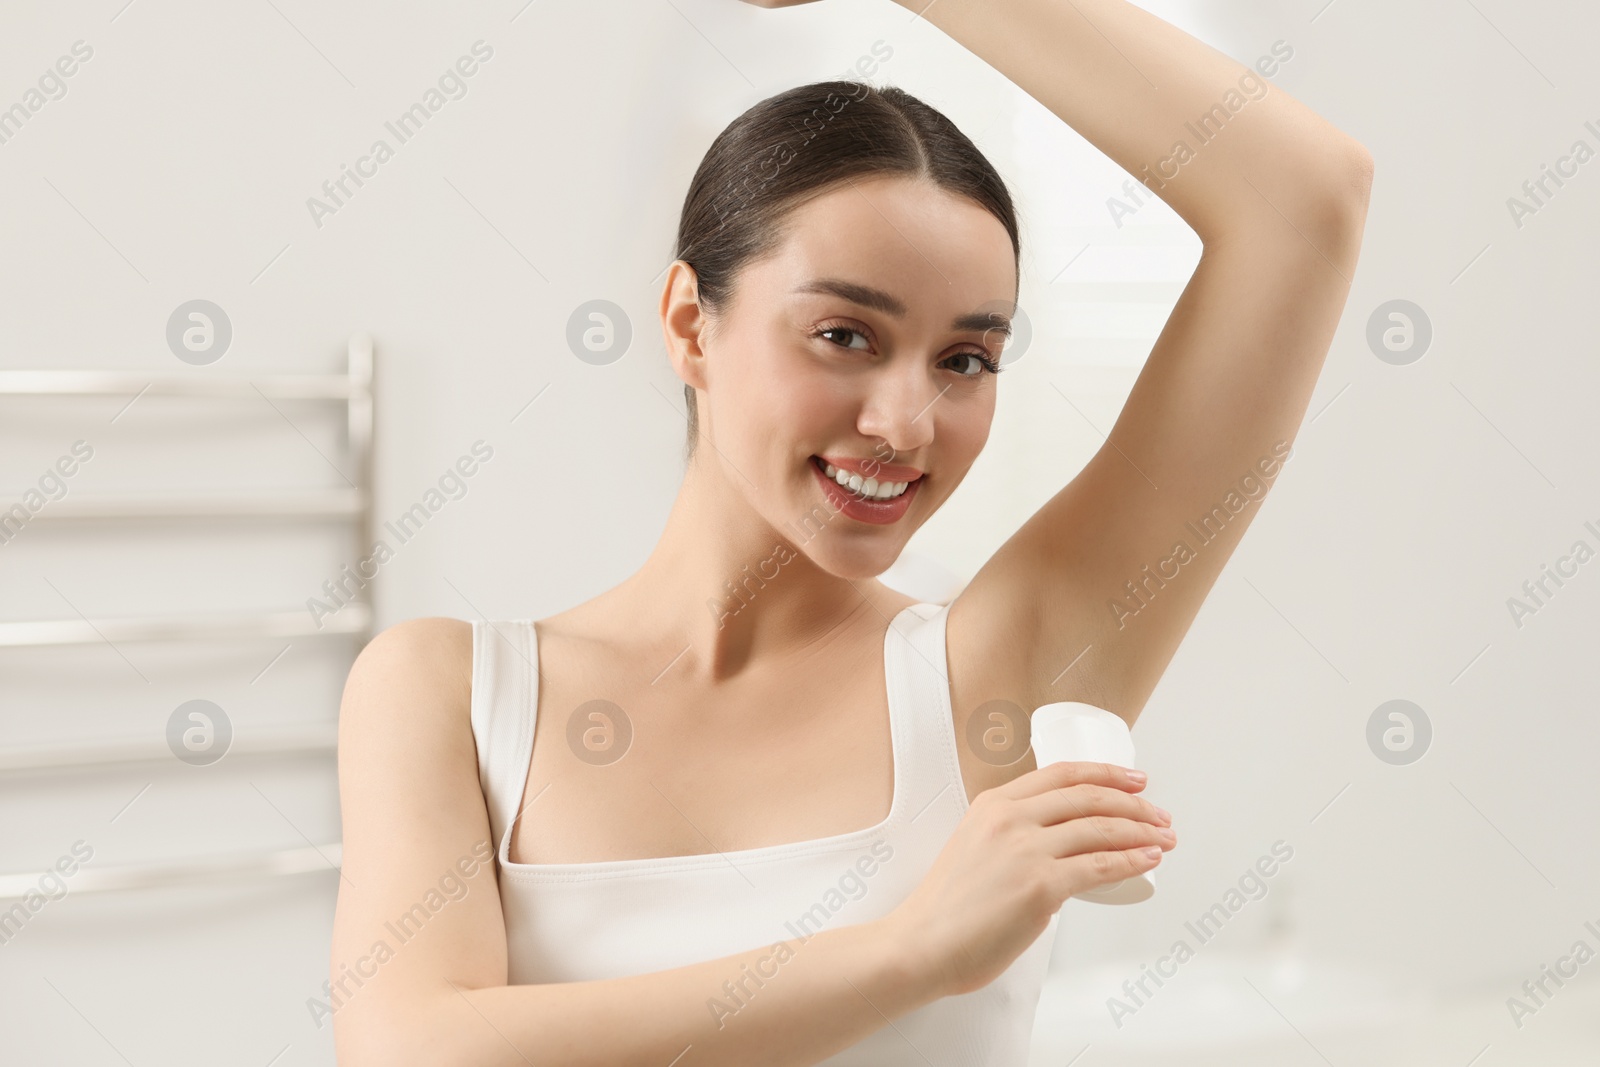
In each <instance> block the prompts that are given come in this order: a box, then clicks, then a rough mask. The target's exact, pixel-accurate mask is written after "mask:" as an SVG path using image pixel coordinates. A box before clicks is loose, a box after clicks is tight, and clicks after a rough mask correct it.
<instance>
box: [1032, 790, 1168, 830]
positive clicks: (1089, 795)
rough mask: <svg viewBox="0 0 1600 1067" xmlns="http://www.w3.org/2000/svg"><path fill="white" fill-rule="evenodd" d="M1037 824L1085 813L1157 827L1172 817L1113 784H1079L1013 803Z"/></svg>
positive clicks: (1062, 819) (1077, 817)
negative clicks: (1115, 817) (1133, 820)
mask: <svg viewBox="0 0 1600 1067" xmlns="http://www.w3.org/2000/svg"><path fill="white" fill-rule="evenodd" d="M1016 803H1017V804H1018V805H1019V806H1020V807H1021V808H1022V810H1023V811H1024V812H1025V813H1026V814H1027V816H1028V817H1029V818H1031V819H1034V820H1035V821H1037V822H1038V823H1039V825H1040V826H1050V825H1052V824H1054V823H1059V822H1062V821H1064V820H1067V819H1081V818H1083V817H1084V816H1087V815H1116V816H1120V817H1122V818H1125V819H1137V820H1139V821H1141V822H1147V823H1153V824H1154V825H1156V826H1171V825H1172V817H1171V816H1170V815H1167V814H1165V813H1164V811H1163V810H1162V809H1161V808H1159V807H1157V806H1156V805H1155V804H1154V803H1152V802H1151V801H1149V800H1146V799H1145V798H1144V797H1140V796H1134V795H1133V794H1132V793H1128V792H1125V791H1124V790H1121V789H1117V788H1115V787H1112V786H1104V785H1094V784H1092V783H1087V782H1085V783H1080V784H1078V785H1073V786H1063V787H1062V788H1060V789H1051V790H1047V791H1045V792H1043V793H1040V794H1038V795H1037V796H1031V797H1026V798H1024V799H1022V800H1019V801H1017V802H1016Z"/></svg>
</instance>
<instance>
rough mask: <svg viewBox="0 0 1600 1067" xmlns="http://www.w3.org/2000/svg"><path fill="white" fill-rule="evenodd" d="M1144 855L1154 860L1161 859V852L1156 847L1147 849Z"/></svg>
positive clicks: (1152, 846)
mask: <svg viewBox="0 0 1600 1067" xmlns="http://www.w3.org/2000/svg"><path fill="white" fill-rule="evenodd" d="M1144 854H1145V855H1146V856H1148V857H1149V858H1150V859H1153V860H1158V859H1160V858H1161V850H1160V849H1159V848H1157V847H1156V846H1154V845H1151V846H1150V847H1149V848H1147V849H1145V850H1144Z"/></svg>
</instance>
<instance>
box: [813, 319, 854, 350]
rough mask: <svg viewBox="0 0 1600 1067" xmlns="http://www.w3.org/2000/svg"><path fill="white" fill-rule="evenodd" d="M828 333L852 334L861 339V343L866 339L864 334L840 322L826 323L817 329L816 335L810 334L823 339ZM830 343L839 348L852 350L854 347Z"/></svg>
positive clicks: (834, 342) (835, 342)
mask: <svg viewBox="0 0 1600 1067" xmlns="http://www.w3.org/2000/svg"><path fill="white" fill-rule="evenodd" d="M830 333H844V334H854V335H855V336H857V337H859V338H861V339H862V340H863V341H865V340H866V339H867V335H866V334H864V333H862V332H861V331H860V330H858V329H856V328H855V327H854V326H846V325H845V324H844V323H842V322H830V323H827V324H825V325H823V327H822V328H821V329H819V330H818V331H817V332H816V333H814V334H812V335H811V336H813V337H825V336H827V335H828V334H830ZM830 343H831V344H836V345H839V347H840V348H852V347H854V346H853V345H848V344H844V345H840V344H839V342H837V341H833V342H830ZM856 351H858V352H859V351H862V350H861V349H856Z"/></svg>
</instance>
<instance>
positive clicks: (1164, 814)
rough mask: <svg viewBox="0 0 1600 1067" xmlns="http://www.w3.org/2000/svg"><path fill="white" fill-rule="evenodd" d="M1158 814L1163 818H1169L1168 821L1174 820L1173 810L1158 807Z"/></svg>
mask: <svg viewBox="0 0 1600 1067" xmlns="http://www.w3.org/2000/svg"><path fill="white" fill-rule="evenodd" d="M1156 814H1157V815H1159V816H1161V817H1162V818H1163V819H1165V820H1167V821H1168V822H1171V821H1172V812H1170V811H1168V810H1167V809H1166V808H1162V807H1157V808H1156Z"/></svg>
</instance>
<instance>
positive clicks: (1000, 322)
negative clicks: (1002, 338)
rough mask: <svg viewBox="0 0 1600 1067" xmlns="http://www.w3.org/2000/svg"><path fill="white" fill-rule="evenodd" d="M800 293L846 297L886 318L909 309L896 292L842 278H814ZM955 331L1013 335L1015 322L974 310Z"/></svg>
mask: <svg viewBox="0 0 1600 1067" xmlns="http://www.w3.org/2000/svg"><path fill="white" fill-rule="evenodd" d="M794 292H796V293H828V294H831V295H833V296H837V297H842V298H843V299H845V300H848V301H850V302H851V303H852V304H860V305H861V306H862V307H869V308H872V309H873V310H874V311H881V312H883V313H884V314H886V315H893V316H894V317H895V318H897V319H903V318H905V316H906V306H905V304H904V303H902V302H901V301H900V300H899V299H898V298H897V297H895V296H894V294H892V293H886V292H884V291H883V290H882V289H874V288H873V287H872V286H870V285H860V284H858V283H856V282H847V281H845V280H844V279H842V278H813V279H811V280H810V281H808V282H806V283H805V284H803V285H800V286H798V287H796V288H795V289H794ZM950 325H951V328H952V329H956V330H972V331H975V332H978V333H982V332H983V331H985V330H992V329H994V328H995V327H996V326H998V327H1000V328H1001V329H1003V330H1005V332H1006V333H1007V334H1009V333H1010V332H1011V320H1010V319H1009V318H1007V317H1006V316H1004V315H1001V314H999V313H998V312H986V311H974V312H970V313H969V314H966V315H957V316H956V317H955V320H954V321H953V322H951V324H950Z"/></svg>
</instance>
